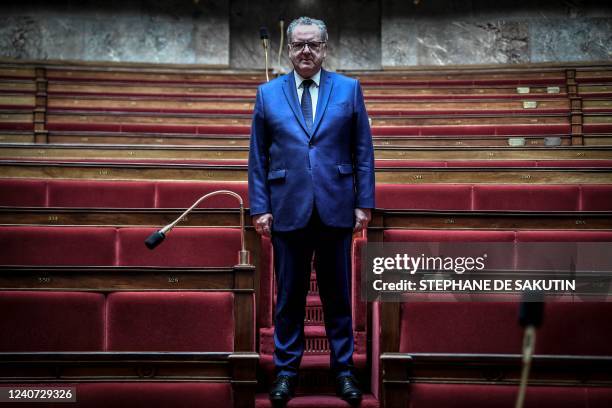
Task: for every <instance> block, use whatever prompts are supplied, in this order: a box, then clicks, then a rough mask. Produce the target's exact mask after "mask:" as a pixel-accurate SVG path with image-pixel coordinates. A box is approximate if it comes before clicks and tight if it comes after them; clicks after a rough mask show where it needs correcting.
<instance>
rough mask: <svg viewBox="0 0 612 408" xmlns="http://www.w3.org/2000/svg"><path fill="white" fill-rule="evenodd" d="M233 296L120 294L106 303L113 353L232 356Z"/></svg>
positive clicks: (219, 294) (225, 294) (227, 293)
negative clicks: (218, 353)
mask: <svg viewBox="0 0 612 408" xmlns="http://www.w3.org/2000/svg"><path fill="white" fill-rule="evenodd" d="M233 302H234V295H233V293H231V292H116V293H111V294H110V295H109V296H108V300H107V313H108V317H107V319H108V326H107V334H106V336H107V350H108V351H232V350H233V349H234V317H233Z"/></svg>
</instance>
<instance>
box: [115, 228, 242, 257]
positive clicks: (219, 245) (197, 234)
mask: <svg viewBox="0 0 612 408" xmlns="http://www.w3.org/2000/svg"><path fill="white" fill-rule="evenodd" d="M154 231H156V229H155V228H120V229H119V230H118V233H117V265H120V266H171V267H207V266H210V267H213V266H217V267H220V266H233V265H235V264H237V263H238V250H239V249H240V230H239V229H229V228H190V227H188V228H175V229H174V230H172V232H170V235H169V237H168V238H167V239H166V241H164V243H163V244H162V245H160V246H159V247H157V248H155V250H154V251H151V250H149V249H147V248H146V247H145V245H144V240H145V239H146V238H147V237H148V236H149V235H150V234H151V233H152V232H154Z"/></svg>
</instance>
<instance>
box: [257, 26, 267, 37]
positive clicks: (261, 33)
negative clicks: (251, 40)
mask: <svg viewBox="0 0 612 408" xmlns="http://www.w3.org/2000/svg"><path fill="white" fill-rule="evenodd" d="M259 38H261V39H262V40H267V39H268V38H269V36H268V29H267V28H266V27H259Z"/></svg>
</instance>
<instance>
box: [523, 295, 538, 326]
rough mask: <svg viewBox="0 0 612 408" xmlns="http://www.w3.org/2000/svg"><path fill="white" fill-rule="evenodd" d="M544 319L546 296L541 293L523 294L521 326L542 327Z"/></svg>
mask: <svg viewBox="0 0 612 408" xmlns="http://www.w3.org/2000/svg"><path fill="white" fill-rule="evenodd" d="M543 318H544V294H543V293H542V292H541V291H526V292H523V299H522V301H521V305H520V307H519V324H520V325H521V326H522V327H527V326H534V327H540V325H541V324H542V319H543Z"/></svg>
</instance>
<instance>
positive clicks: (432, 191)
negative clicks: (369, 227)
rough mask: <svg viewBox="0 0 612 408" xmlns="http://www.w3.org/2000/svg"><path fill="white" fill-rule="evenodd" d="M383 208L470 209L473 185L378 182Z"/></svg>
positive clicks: (378, 200) (378, 206)
mask: <svg viewBox="0 0 612 408" xmlns="http://www.w3.org/2000/svg"><path fill="white" fill-rule="evenodd" d="M376 207H377V208H381V209H390V210H393V209H398V210H401V209H414V210H419V209H428V210H429V209H431V210H470V209H471V207H472V186H471V185H464V184H377V185H376Z"/></svg>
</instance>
